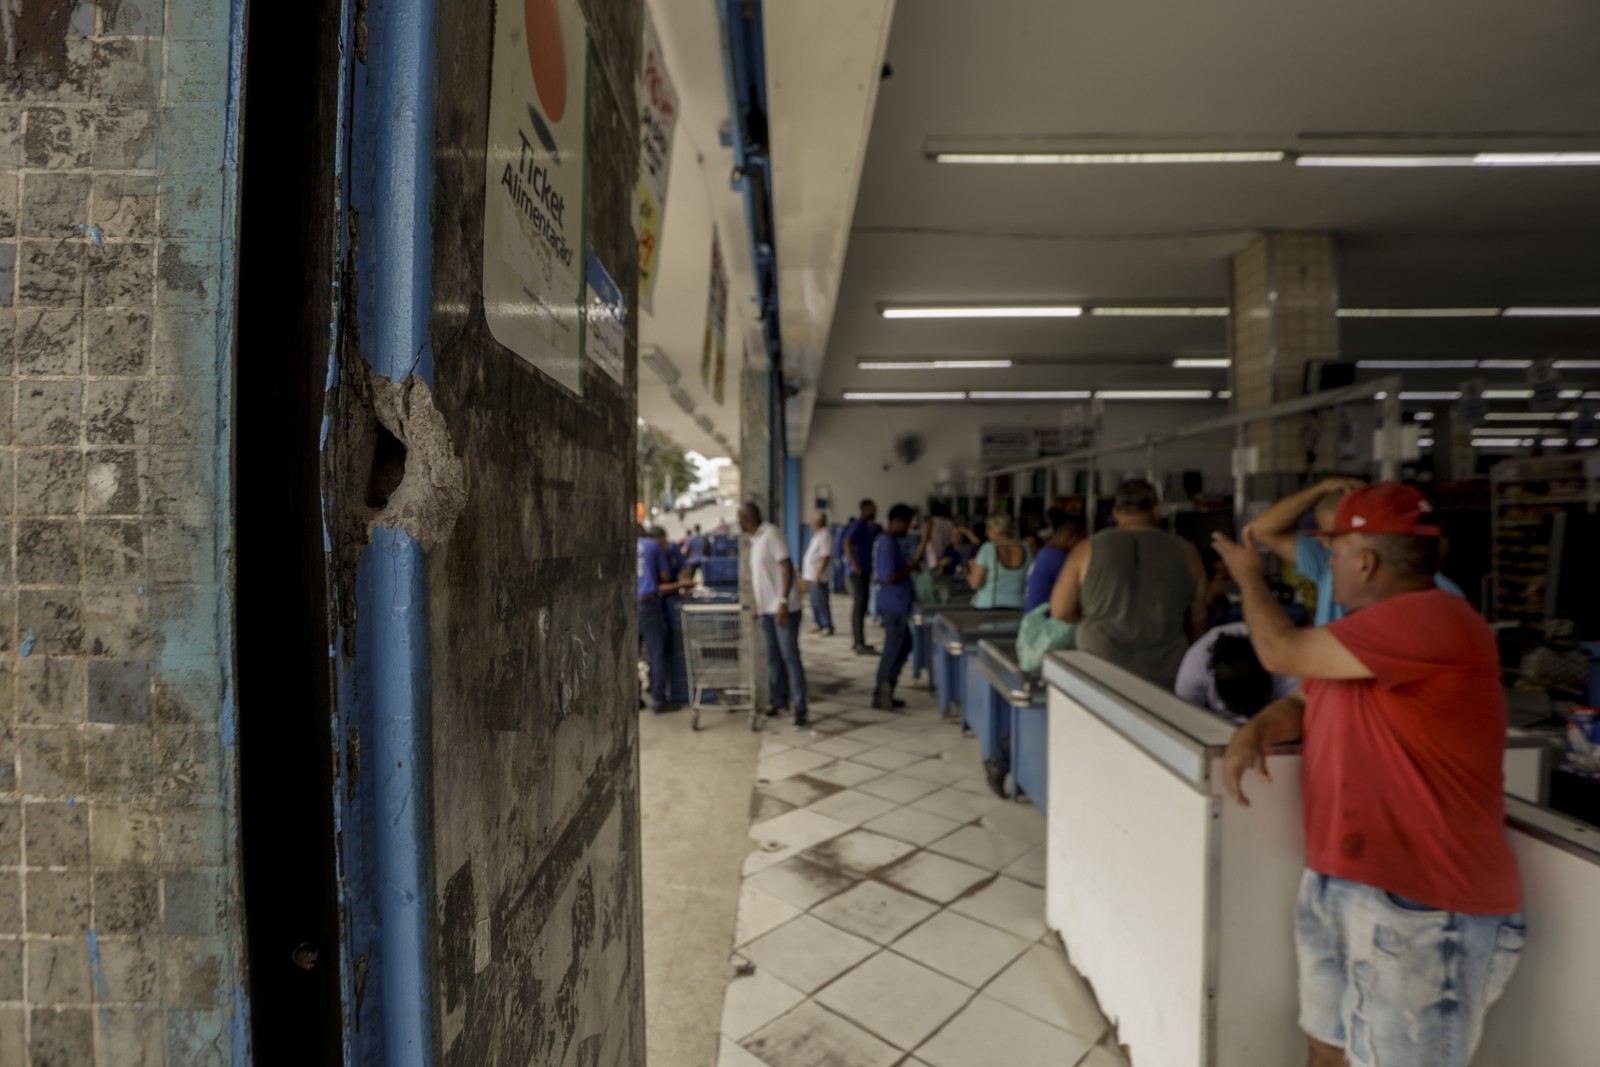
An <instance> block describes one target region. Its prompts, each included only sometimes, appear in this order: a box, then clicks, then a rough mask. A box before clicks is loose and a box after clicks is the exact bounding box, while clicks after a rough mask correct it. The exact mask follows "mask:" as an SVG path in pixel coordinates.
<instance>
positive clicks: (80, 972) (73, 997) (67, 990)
mask: <svg viewBox="0 0 1600 1067" xmlns="http://www.w3.org/2000/svg"><path fill="white" fill-rule="evenodd" d="M89 989H90V986H89V943H88V942H87V941H81V940H77V939H73V940H64V941H44V940H36V941H30V942H29V943H28V999H29V1000H30V1001H32V1002H33V1003H35V1004H85V1003H88V1001H89Z"/></svg>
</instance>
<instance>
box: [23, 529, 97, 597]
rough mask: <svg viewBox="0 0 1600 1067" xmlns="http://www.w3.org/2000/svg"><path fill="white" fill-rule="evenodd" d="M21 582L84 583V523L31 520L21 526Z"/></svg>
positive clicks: (43, 583) (39, 583) (27, 583)
mask: <svg viewBox="0 0 1600 1067" xmlns="http://www.w3.org/2000/svg"><path fill="white" fill-rule="evenodd" d="M17 581H18V582H20V583H22V584H24V585H76V584H78V583H79V582H82V581H83V523H81V522H78V521H75V520H55V519H29V520H26V521H23V522H19V523H17Z"/></svg>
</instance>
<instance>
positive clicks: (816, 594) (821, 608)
mask: <svg viewBox="0 0 1600 1067" xmlns="http://www.w3.org/2000/svg"><path fill="white" fill-rule="evenodd" d="M811 621H813V622H815V623H816V624H817V625H818V626H819V627H821V628H822V629H824V630H832V629H833V606H832V605H831V604H829V603H828V584H827V582H825V581H817V582H812V583H811Z"/></svg>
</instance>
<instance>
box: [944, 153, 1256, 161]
mask: <svg viewBox="0 0 1600 1067" xmlns="http://www.w3.org/2000/svg"><path fill="white" fill-rule="evenodd" d="M1285 158H1286V155H1285V153H1283V152H1277V151H1269V152H1259V151H1257V152H1250V151H1244V152H936V153H934V156H933V159H934V162H936V163H1053V164H1096V163H1100V164H1105V163H1123V164H1125V163H1282V162H1283V161H1284V159H1285Z"/></svg>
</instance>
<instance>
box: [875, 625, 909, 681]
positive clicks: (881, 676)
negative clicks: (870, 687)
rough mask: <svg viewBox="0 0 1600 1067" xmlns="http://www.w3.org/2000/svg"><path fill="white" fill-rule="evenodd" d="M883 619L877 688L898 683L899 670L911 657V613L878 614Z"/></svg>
mask: <svg viewBox="0 0 1600 1067" xmlns="http://www.w3.org/2000/svg"><path fill="white" fill-rule="evenodd" d="M879 615H880V616H881V617H882V618H883V655H882V656H881V657H879V659H878V687H879V688H882V687H883V683H884V682H888V683H889V685H890V686H893V685H895V683H897V682H899V681H900V668H902V667H904V666H905V665H906V660H907V659H909V658H910V657H911V613H910V612H900V611H884V612H879Z"/></svg>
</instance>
